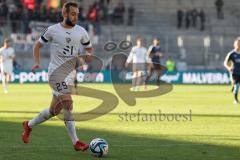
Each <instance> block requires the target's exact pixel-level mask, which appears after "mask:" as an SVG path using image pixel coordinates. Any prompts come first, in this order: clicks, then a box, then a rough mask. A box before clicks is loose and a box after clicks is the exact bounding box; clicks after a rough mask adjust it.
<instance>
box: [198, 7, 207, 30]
mask: <svg viewBox="0 0 240 160" xmlns="http://www.w3.org/2000/svg"><path fill="white" fill-rule="evenodd" d="M199 18H200V30H201V31H204V30H205V21H206V15H205V12H204V10H203V9H201V10H200V12H199Z"/></svg>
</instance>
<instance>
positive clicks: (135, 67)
mask: <svg viewBox="0 0 240 160" xmlns="http://www.w3.org/2000/svg"><path fill="white" fill-rule="evenodd" d="M136 43H137V45H136V46H134V47H133V48H132V50H131V52H130V54H129V56H128V58H127V61H126V64H125V66H126V67H127V66H128V64H129V63H132V71H133V76H132V77H133V78H132V85H133V90H134V91H137V90H139V86H140V85H144V74H145V71H146V67H147V64H151V60H150V58H149V56H148V55H147V49H146V48H145V47H143V42H142V39H140V38H138V39H137V42H136Z"/></svg>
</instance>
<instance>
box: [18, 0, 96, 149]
mask: <svg viewBox="0 0 240 160" xmlns="http://www.w3.org/2000/svg"><path fill="white" fill-rule="evenodd" d="M78 14H79V10H78V5H77V3H75V2H66V3H65V4H64V5H63V8H62V16H63V18H64V19H63V21H62V22H61V23H57V24H55V25H52V26H50V27H48V28H47V29H46V30H45V32H44V33H43V34H42V36H41V37H40V38H39V40H38V41H37V42H36V43H35V45H34V48H33V55H34V62H35V64H34V65H33V67H32V70H35V69H38V68H40V49H41V48H42V46H43V45H44V44H46V43H47V42H50V43H51V44H52V45H51V59H50V64H49V67H48V76H49V83H50V86H51V85H54V86H57V87H56V89H55V88H54V90H53V96H52V102H51V104H50V107H49V108H46V109H44V110H43V111H41V112H40V113H39V115H37V116H36V117H35V118H33V119H31V120H30V121H24V122H23V129H24V132H23V134H22V140H23V142H24V143H28V142H29V138H30V133H31V131H32V128H33V127H34V126H36V125H38V124H40V123H43V122H45V121H47V120H48V119H50V118H51V117H53V116H56V115H58V114H59V113H60V112H61V111H63V115H64V123H65V126H66V128H67V132H68V134H69V136H70V138H71V140H72V143H73V147H74V149H75V150H76V151H79V150H81V151H85V150H87V149H88V147H89V145H88V144H85V143H83V142H81V141H80V140H79V139H78V137H77V134H76V129H75V122H74V118H73V114H72V109H73V101H72V97H71V93H70V91H69V90H70V89H71V88H70V87H71V86H72V87H73V83H74V71H75V67H76V64H75V63H76V59H77V58H78V51H79V48H80V46H81V45H83V46H84V48H85V50H86V52H87V53H88V55H89V56H91V54H92V44H91V42H90V40H89V36H88V33H87V32H86V30H85V29H84V28H82V27H80V26H78V25H76V24H77V21H78ZM73 62H75V63H73ZM64 64H67V67H66V66H64ZM63 66H64V67H65V68H64V67H63ZM56 70H57V71H58V72H57V71H56ZM69 70H71V71H72V72H68V71H69ZM64 73H66V74H68V75H63V74H64ZM59 77H60V78H61V77H64V78H65V79H64V80H63V82H61V83H55V82H58V79H59ZM51 81H52V82H51ZM52 83H55V84H52ZM51 87H52V88H53V86H51ZM64 89H67V91H69V92H62V90H64Z"/></svg>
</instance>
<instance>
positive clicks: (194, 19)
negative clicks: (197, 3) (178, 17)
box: [191, 8, 198, 28]
mask: <svg viewBox="0 0 240 160" xmlns="http://www.w3.org/2000/svg"><path fill="white" fill-rule="evenodd" d="M191 18H192V27H193V28H196V27H197V18H198V11H197V10H196V8H193V9H192V11H191Z"/></svg>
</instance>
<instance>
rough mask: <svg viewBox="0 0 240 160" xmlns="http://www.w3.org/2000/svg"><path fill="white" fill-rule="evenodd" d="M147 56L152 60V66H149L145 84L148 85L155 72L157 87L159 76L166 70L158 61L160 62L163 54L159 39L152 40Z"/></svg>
mask: <svg viewBox="0 0 240 160" xmlns="http://www.w3.org/2000/svg"><path fill="white" fill-rule="evenodd" d="M147 54H148V56H149V57H150V58H151V60H152V65H151V68H150V70H149V72H148V76H147V78H146V84H147V83H148V81H149V80H150V78H151V77H152V75H153V73H154V71H156V72H157V85H159V84H160V77H161V74H162V72H163V71H164V70H166V68H165V67H163V66H161V61H160V60H161V57H162V56H163V54H162V52H161V46H160V39H159V38H154V39H153V44H152V45H151V46H150V47H149V49H148V52H147Z"/></svg>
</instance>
